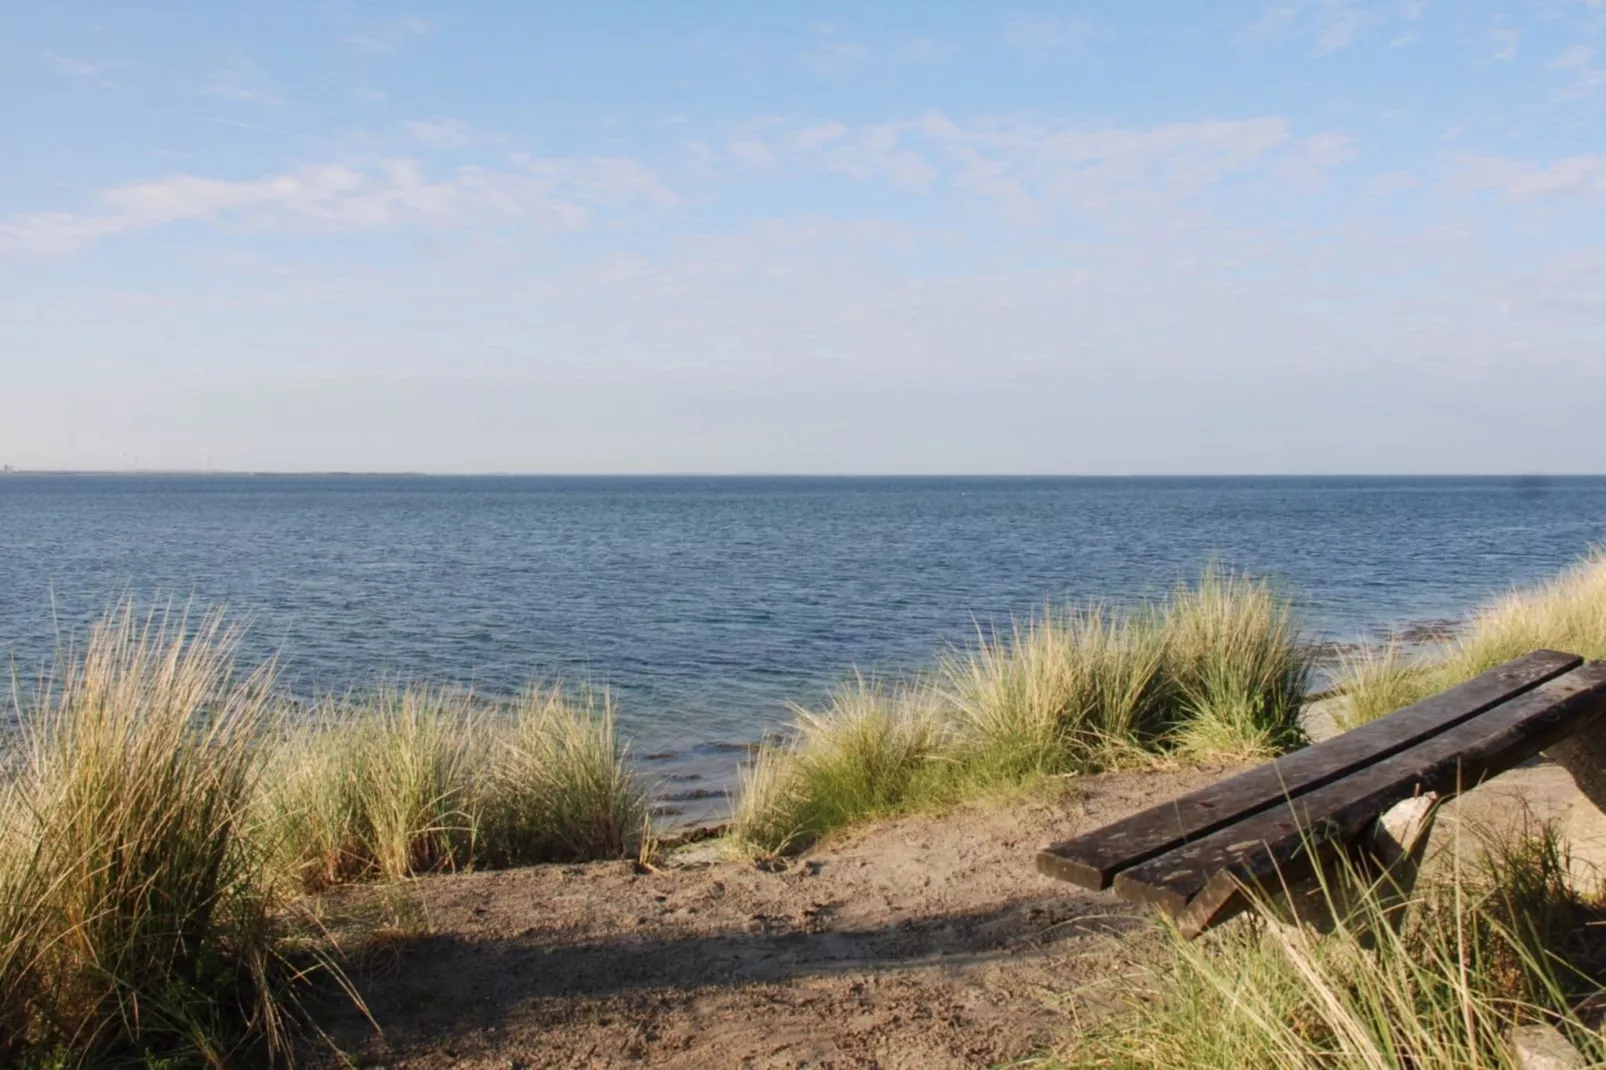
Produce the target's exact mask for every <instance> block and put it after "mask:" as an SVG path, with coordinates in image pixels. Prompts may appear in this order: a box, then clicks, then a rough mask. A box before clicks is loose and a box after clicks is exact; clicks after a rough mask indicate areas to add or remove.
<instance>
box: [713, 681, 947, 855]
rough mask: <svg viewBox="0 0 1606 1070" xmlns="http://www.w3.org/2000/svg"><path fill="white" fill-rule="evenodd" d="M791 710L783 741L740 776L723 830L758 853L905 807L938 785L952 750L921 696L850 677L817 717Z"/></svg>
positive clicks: (922, 692) (921, 691)
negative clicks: (790, 726) (793, 719)
mask: <svg viewBox="0 0 1606 1070" xmlns="http://www.w3.org/2000/svg"><path fill="white" fill-rule="evenodd" d="M795 712H796V723H795V730H794V732H793V734H792V736H791V738H790V739H788V740H786V741H783V742H771V743H768V744H766V745H765V746H763V747H761V748H760V750H759V752H758V754H757V756H756V757H755V759H754V761H753V763H752V765H751V766H749V767H748V768H746V769H744V770H743V773H742V783H741V789H740V792H739V794H738V796H737V802H736V807H735V812H734V814H733V816H732V821H731V829H732V832H733V834H734V835H735V836H736V838H737V839H738V840H739V841H741V842H743V843H745V844H748V845H751V846H753V847H755V848H756V849H758V850H760V851H763V852H767V853H780V852H783V851H787V850H790V849H792V848H795V847H802V846H806V845H807V844H809V843H812V842H813V841H814V840H815V839H817V838H818V837H819V836H821V835H823V834H824V833H826V832H828V831H830V830H831V829H833V828H837V827H840V826H842V825H846V824H851V823H852V822H855V821H861V820H864V819H866V818H872V817H877V816H880V815H884V814H889V813H894V812H897V811H899V810H903V809H907V808H909V807H910V806H911V805H912V804H913V803H914V801H915V800H917V799H920V798H930V797H931V796H932V795H933V794H934V793H935V792H936V791H937V790H940V788H941V787H942V786H943V785H944V784H946V782H947V780H948V777H947V776H946V774H947V773H948V772H949V770H950V769H951V767H952V766H953V763H954V757H953V753H952V751H953V746H952V742H951V740H950V738H949V731H948V729H947V727H946V726H945V725H944V724H943V723H942V721H941V719H940V715H939V714H938V712H937V710H936V708H935V705H934V703H933V702H932V694H931V692H930V691H929V690H928V689H925V688H921V687H910V686H904V687H896V688H895V687H889V686H885V685H882V684H879V683H876V682H874V681H869V680H866V679H865V678H863V677H862V676H857V675H855V676H854V677H853V678H852V679H851V680H850V681H849V682H847V683H846V684H844V685H842V686H840V687H838V688H837V689H836V690H835V691H834V692H833V694H832V696H831V701H830V704H829V705H828V706H827V707H826V708H825V709H824V710H821V711H818V712H813V711H809V710H806V709H803V708H801V707H799V708H797V709H796V711H795Z"/></svg>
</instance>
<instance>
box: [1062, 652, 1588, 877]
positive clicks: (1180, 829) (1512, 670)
mask: <svg viewBox="0 0 1606 1070" xmlns="http://www.w3.org/2000/svg"><path fill="white" fill-rule="evenodd" d="M1581 664H1583V659H1582V658H1580V657H1578V656H1577V655H1574V654H1562V653H1557V652H1556V651H1554V650H1536V651H1534V652H1533V653H1531V654H1525V655H1523V656H1522V657H1520V658H1517V659H1516V660H1514V661H1509V662H1507V663H1506V664H1504V665H1502V666H1500V667H1499V668H1497V669H1492V670H1490V671H1489V672H1486V673H1484V674H1483V675H1481V676H1477V677H1474V678H1473V679H1471V680H1468V681H1467V682H1466V683H1464V684H1460V685H1458V686H1456V687H1452V688H1450V689H1449V690H1448V691H1444V692H1441V693H1439V694H1437V695H1434V696H1433V697H1431V698H1426V699H1423V700H1422V701H1421V702H1417V703H1413V704H1412V705H1410V706H1406V707H1405V708H1404V709H1400V710H1396V711H1394V712H1393V713H1391V714H1389V715H1388V716H1387V717H1382V718H1379V719H1378V720H1376V721H1372V722H1370V723H1369V724H1364V725H1361V726H1360V727H1359V728H1355V729H1352V730H1351V731H1348V732H1344V733H1341V734H1340V735H1337V736H1334V737H1333V738H1332V739H1329V740H1327V741H1325V742H1323V743H1318V744H1316V745H1315V746H1311V747H1306V748H1304V749H1302V750H1297V751H1294V752H1293V753H1291V754H1287V755H1284V756H1283V757H1282V758H1279V759H1277V760H1276V761H1274V762H1270V763H1268V764H1266V765H1262V766H1259V767H1257V768H1255V769H1251V770H1249V771H1248V772H1246V773H1241V774H1239V775H1238V776H1235V777H1232V778H1231V779H1229V780H1225V781H1222V782H1221V783H1219V784H1213V785H1211V786H1210V787H1208V788H1203V789H1201V790H1199V791H1195V792H1191V793H1190V794H1187V795H1184V796H1182V797H1181V798H1178V799H1174V800H1172V801H1171V802H1168V803H1166V804H1164V805H1163V806H1157V807H1154V808H1152V809H1149V810H1144V811H1143V812H1141V813H1138V814H1134V815H1132V816H1131V817H1128V818H1126V819H1124V820H1122V821H1117V822H1115V823H1114V824H1110V825H1106V826H1104V827H1103V828H1101V829H1097V830H1096V831H1094V832H1091V833H1089V834H1087V835H1085V836H1080V837H1078V838H1076V839H1074V840H1069V841H1067V842H1065V843H1057V844H1055V845H1053V846H1052V847H1048V848H1046V849H1044V850H1043V851H1041V852H1039V853H1038V855H1037V868H1038V870H1040V871H1041V872H1043V873H1046V874H1047V875H1048V876H1050V877H1058V878H1059V879H1060V880H1067V881H1070V882H1072V883H1073V884H1080V885H1081V886H1082V887H1084V888H1091V889H1093V890H1094V891H1101V890H1103V889H1105V888H1108V887H1109V886H1110V883H1111V881H1112V880H1114V878H1115V875H1116V874H1117V873H1118V872H1120V871H1121V870H1123V869H1127V868H1129V867H1131V866H1135V865H1139V864H1141V863H1143V862H1146V861H1148V860H1149V859H1152V858H1156V857H1158V856H1160V855H1162V854H1165V853H1166V852H1167V851H1171V850H1174V849H1175V848H1177V847H1180V846H1181V845H1183V844H1184V843H1188V842H1190V841H1192V840H1197V839H1200V838H1201V837H1204V836H1208V835H1210V834H1211V833H1213V832H1215V831H1216V830H1218V829H1222V828H1225V827H1227V826H1228V825H1231V824H1232V823H1234V822H1237V821H1241V820H1243V819H1244V818H1246V817H1251V816H1253V815H1255V814H1257V813H1260V812H1262V811H1264V810H1268V809H1270V808H1271V807H1273V806H1276V805H1278V804H1279V803H1281V802H1283V801H1284V800H1286V799H1287V798H1288V797H1289V796H1293V795H1299V794H1301V793H1303V792H1307V791H1312V790H1314V789H1316V788H1319V787H1321V786H1322V785H1323V784H1328V783H1331V782H1332V781H1334V780H1337V779H1339V778H1340V777H1344V776H1347V775H1348V774H1350V773H1353V772H1355V771H1356V770H1358V769H1361V768H1364V767H1365V766H1367V765H1371V764H1373V763H1376V762H1378V761H1380V760H1382V759H1384V758H1387V757H1389V756H1390V755H1393V754H1398V753H1399V752H1400V751H1403V750H1405V749H1407V748H1409V747H1411V746H1414V745H1415V744H1417V743H1420V742H1422V741H1423V740H1424V739H1427V738H1429V737H1431V736H1433V735H1435V734H1437V733H1439V732H1443V731H1445V730H1446V729H1448V728H1451V727H1453V726H1455V725H1457V724H1460V723H1462V722H1463V721H1466V720H1467V719H1469V718H1471V717H1476V716H1477V715H1478V714H1480V713H1483V712H1484V711H1485V710H1488V709H1492V708H1493V707H1495V706H1498V705H1499V704H1500V703H1502V702H1505V701H1507V700H1509V699H1512V698H1514V697H1516V696H1517V695H1521V694H1522V693H1524V692H1526V691H1530V690H1532V689H1533V688H1535V687H1538V686H1539V685H1540V684H1542V683H1544V682H1545V681H1546V680H1551V679H1554V678H1556V677H1558V676H1560V675H1561V674H1562V673H1565V672H1567V671H1569V670H1571V669H1575V668H1577V667H1578V666H1579V665H1581Z"/></svg>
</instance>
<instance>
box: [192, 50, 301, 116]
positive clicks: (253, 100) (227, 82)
mask: <svg viewBox="0 0 1606 1070" xmlns="http://www.w3.org/2000/svg"><path fill="white" fill-rule="evenodd" d="M201 92H203V93H205V94H206V95H207V96H209V97H221V98H222V99H224V100H232V101H236V102H237V103H241V104H262V105H266V106H268V107H278V106H279V105H280V104H282V103H283V101H282V100H281V99H280V98H279V94H278V93H277V92H276V91H275V90H274V89H273V88H272V87H271V86H269V85H267V84H266V82H264V81H263V78H262V71H261V69H260V68H259V67H258V66H257V65H256V64H255V63H253V62H251V61H250V60H249V59H246V58H245V57H243V56H241V57H237V58H236V59H235V60H234V62H233V63H231V64H229V65H228V66H227V67H225V68H223V69H222V70H219V71H216V72H214V73H213V75H212V77H211V78H210V79H209V80H208V81H207V83H206V86H205V88H204V89H202V90H201Z"/></svg>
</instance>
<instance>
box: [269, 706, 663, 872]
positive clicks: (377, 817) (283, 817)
mask: <svg viewBox="0 0 1606 1070" xmlns="http://www.w3.org/2000/svg"><path fill="white" fill-rule="evenodd" d="M265 762H266V764H267V766H268V767H269V769H270V771H271V772H270V775H269V776H268V777H267V778H266V780H267V783H268V787H267V788H266V789H265V790H264V791H263V792H262V793H261V795H260V800H259V806H260V813H261V816H262V821H261V826H262V831H261V833H260V835H261V836H262V838H263V840H264V842H265V843H267V844H269V845H270V846H271V849H272V852H273V854H274V857H275V858H276V859H277V860H278V865H277V866H276V871H277V872H278V873H281V874H283V875H285V876H286V877H287V878H288V879H290V880H291V882H292V883H293V884H294V885H295V886H296V887H298V888H299V889H301V890H305V891H317V890H319V889H321V888H324V887H327V886H329V885H333V884H340V883H344V882H348V881H355V880H366V879H372V878H382V879H389V880H401V879H405V878H408V877H413V876H418V875H421V874H425V873H433V872H443V871H452V870H458V869H466V868H470V867H473V866H507V865H522V864H528V863H533V862H552V861H565V862H574V861H588V860H592V859H598V858H624V857H627V856H629V855H630V854H632V853H634V852H635V850H636V848H637V845H638V843H639V840H640V837H641V836H642V830H643V827H644V823H645V815H646V810H647V797H646V790H645V787H644V786H643V784H642V783H641V781H640V778H639V777H637V776H636V775H635V773H634V772H633V771H632V769H631V768H630V765H629V763H628V758H627V754H626V749H625V747H624V745H623V744H622V742H621V741H620V739H619V737H618V732H617V729H616V724H615V715H614V710H613V705H612V701H611V699H610V698H609V697H608V695H607V693H606V692H596V691H590V690H583V689H582V690H579V691H569V690H565V689H564V688H561V687H549V688H542V687H532V688H531V689H529V690H528V691H527V692H526V693H525V695H524V696H523V697H522V698H521V699H520V701H519V702H518V703H517V705H516V707H515V708H513V709H511V710H510V709H508V708H506V707H505V706H504V705H501V704H495V703H488V702H480V701H476V700H474V699H473V698H472V697H471V696H468V695H463V694H456V693H452V692H449V691H445V690H441V689H438V688H426V687H409V688H399V689H391V690H387V691H383V692H381V693H379V694H378V695H375V696H372V697H370V698H367V699H363V700H355V701H354V700H346V701H342V702H338V703H332V704H330V705H329V706H328V707H327V708H326V709H325V710H323V711H321V712H320V714H319V715H318V716H317V717H316V718H314V720H313V722H312V723H311V725H310V726H306V727H302V726H297V727H294V728H290V729H288V730H286V731H285V732H283V733H281V735H280V736H279V738H277V739H275V740H274V741H273V742H272V744H271V745H269V746H268V747H267V748H266V758H265Z"/></svg>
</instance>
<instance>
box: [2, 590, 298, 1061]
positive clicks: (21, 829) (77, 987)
mask: <svg viewBox="0 0 1606 1070" xmlns="http://www.w3.org/2000/svg"><path fill="white" fill-rule="evenodd" d="M235 638H236V635H235V633H234V632H232V631H230V630H228V629H226V628H225V627H224V626H223V625H222V622H221V619H220V618H219V617H217V616H211V617H208V618H206V619H204V620H202V621H200V622H198V623H194V622H191V621H187V620H185V619H183V618H182V617H178V618H168V617H165V616H152V617H144V618H142V617H139V616H137V615H136V614H135V612H134V610H133V609H132V607H131V606H129V605H127V604H125V605H123V606H122V607H121V608H120V609H119V610H117V611H115V612H113V613H112V614H110V615H109V616H108V618H107V619H105V620H103V621H102V622H101V623H100V624H98V625H97V626H96V627H95V628H94V629H93V631H92V632H91V633H90V635H89V637H88V640H87V642H86V643H85V644H84V646H83V648H82V650H81V651H78V652H74V653H69V654H67V655H65V656H64V657H63V659H62V663H61V664H60V665H59V666H58V668H57V669H56V671H55V672H54V674H53V675H51V676H49V677H48V678H46V679H45V680H43V681H41V683H40V686H39V687H38V688H37V689H35V690H34V691H33V692H31V693H30V694H31V697H30V698H28V699H27V700H26V701H23V700H21V699H19V705H20V706H21V708H19V709H18V710H17V711H16V712H17V715H18V720H19V722H20V725H21V732H22V737H21V742H20V744H19V748H18V751H17V753H15V754H14V756H13V763H12V764H13V768H12V770H11V773H12V776H11V779H10V781H9V783H8V784H7V785H6V787H5V793H4V796H3V805H4V813H3V815H0V1056H3V1057H9V1058H12V1059H19V1058H21V1057H22V1056H24V1055H26V1054H30V1053H37V1052H39V1051H60V1052H63V1053H65V1054H64V1055H62V1057H61V1058H62V1061H64V1062H69V1063H81V1064H88V1063H92V1062H99V1061H103V1060H107V1059H112V1058H115V1057H117V1056H119V1055H129V1054H134V1055H138V1054H140V1053H145V1054H147V1055H158V1056H162V1057H164V1058H166V1057H170V1058H174V1059H177V1060H181V1061H194V1060H200V1061H204V1062H206V1063H209V1064H211V1065H215V1066H223V1065H228V1064H231V1063H232V1062H234V1061H235V1060H236V1059H237V1058H238V1056H239V1053H240V1051H241V1050H242V1049H243V1047H245V1046H255V1047H260V1048H263V1049H265V1051H266V1052H267V1054H268V1055H270V1056H271V1055H275V1054H282V1053H283V1052H284V1043H283V1042H284V1026H285V1021H286V1010H285V1006H286V1005H285V1003H284V1000H283V995H284V979H285V977H286V976H287V970H286V968H285V964H284V963H283V961H282V960H281V959H280V958H279V956H278V954H277V951H276V929H277V920H276V913H277V907H278V903H277V901H276V898H275V895H274V892H273V889H272V884H271V882H270V881H269V880H267V879H266V877H265V873H264V870H263V866H262V858H261V855H260V852H259V851H258V850H257V849H256V846H255V844H254V843H253V842H252V841H251V839H250V837H249V835H248V826H249V813H250V803H251V799H252V796H253V793H254V792H255V790H256V788H257V785H258V772H259V765H258V763H257V756H256V751H255V742H256V740H257V739H258V738H259V737H260V735H261V733H262V731H263V729H264V727H265V725H266V723H267V721H268V719H269V718H270V716H271V707H270V684H271V677H272V666H271V665H268V666H263V667H262V668H260V669H258V670H257V671H255V672H253V673H250V674H246V675H243V676H240V675H236V674H235V672H234V671H233V668H232V660H231V655H232V652H233V649H234V644H235ZM19 690H20V689H19Z"/></svg>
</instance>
